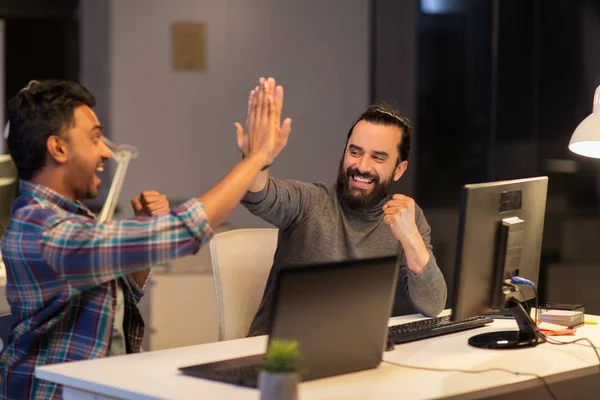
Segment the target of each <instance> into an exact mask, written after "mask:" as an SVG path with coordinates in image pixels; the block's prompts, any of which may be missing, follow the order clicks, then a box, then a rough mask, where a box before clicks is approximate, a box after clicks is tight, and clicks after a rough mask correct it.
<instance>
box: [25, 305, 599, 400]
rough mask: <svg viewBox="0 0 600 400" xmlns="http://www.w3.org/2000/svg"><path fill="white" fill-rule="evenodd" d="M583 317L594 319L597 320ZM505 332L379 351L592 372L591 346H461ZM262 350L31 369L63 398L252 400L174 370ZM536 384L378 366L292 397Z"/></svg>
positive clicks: (436, 363) (453, 364)
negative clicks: (57, 387)
mask: <svg viewBox="0 0 600 400" xmlns="http://www.w3.org/2000/svg"><path fill="white" fill-rule="evenodd" d="M586 318H587V319H590V320H596V321H600V317H595V316H590V315H588V316H586ZM415 319H418V318H416V317H415V316H405V317H397V318H393V319H391V320H390V325H395V324H397V323H399V322H407V321H411V320H415ZM506 328H509V329H512V328H516V323H515V322H514V321H511V320H496V321H495V322H494V323H493V324H491V325H490V326H488V327H486V328H479V329H476V330H469V331H465V332H460V333H455V334H451V335H444V336H440V337H437V338H434V339H428V340H421V341H417V342H412V343H407V344H403V345H398V346H396V349H395V350H394V351H392V352H386V353H384V360H388V361H393V362H397V363H402V364H407V365H415V366H427V367H435V368H458V369H486V368H492V367H502V368H507V369H509V370H512V371H519V372H533V373H537V374H539V375H542V376H544V377H546V378H547V380H548V382H549V383H554V382H560V381H564V380H569V379H574V378H577V377H582V376H586V375H590V374H593V373H596V372H598V365H597V363H598V360H597V358H596V355H595V354H594V351H593V349H591V348H589V347H586V346H582V345H576V344H575V345H568V346H556V345H550V344H543V345H540V346H538V347H535V348H530V349H522V350H503V351H500V350H498V351H495V350H482V349H476V348H472V347H470V346H469V345H468V344H467V339H468V338H469V337H471V336H473V335H475V334H477V333H481V332H484V331H493V330H503V329H506ZM577 337H588V338H589V339H590V340H592V341H593V342H594V343H595V344H596V345H600V325H586V326H584V327H582V328H579V329H578V332H577ZM573 339H574V338H573V337H562V338H561V339H560V340H563V341H570V340H573ZM265 345H266V336H261V337H255V338H248V339H240V340H232V341H229V342H217V343H210V344H204V345H199V346H190V347H183V348H178V349H171V350H162V351H154V352H146V353H140V354H134V355H127V356H121V357H112V358H104V359H97V360H91V361H79V362H72V363H65V364H57V365H51V366H45V367H39V368H37V369H36V375H37V377H38V378H40V379H45V380H49V381H52V382H56V383H60V384H63V385H64V398H65V399H110V398H125V399H197V398H206V399H213V398H214V399H258V398H259V393H258V391H257V390H253V389H247V388H241V387H236V386H232V385H228V384H223V383H218V382H213V381H208V380H203V379H199V378H194V377H187V376H184V375H182V374H180V373H179V372H178V370H177V368H178V367H180V366H185V365H193V364H198V363H201V362H210V361H217V360H221V359H226V358H231V357H239V356H246V355H252V354H257V353H260V352H262V351H264V348H265ZM540 385H542V383H541V381H540V380H538V379H535V378H533V377H530V376H515V375H512V374H507V373H503V372H487V373H482V374H476V375H474V374H466V373H459V372H430V371H422V370H417V369H410V368H403V367H397V366H393V365H390V364H387V363H382V364H380V366H379V367H378V368H376V369H373V370H367V371H361V372H356V373H351V374H346V375H341V376H336V377H331V378H325V379H319V380H315V381H309V382H305V383H302V384H300V387H299V395H300V398H301V399H377V400H380V399H400V398H402V399H423V398H478V397H488V396H493V395H498V394H501V393H508V392H511V391H517V390H523V389H526V388H532V387H538V386H540Z"/></svg>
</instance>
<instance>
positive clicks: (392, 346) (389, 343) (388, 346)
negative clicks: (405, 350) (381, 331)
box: [385, 339, 396, 351]
mask: <svg viewBox="0 0 600 400" xmlns="http://www.w3.org/2000/svg"><path fill="white" fill-rule="evenodd" d="M395 348H396V345H395V344H394V342H393V341H392V340H391V339H388V341H387V344H386V345H385V351H392V350H394V349H395Z"/></svg>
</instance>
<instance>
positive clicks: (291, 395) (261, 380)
mask: <svg viewBox="0 0 600 400" xmlns="http://www.w3.org/2000/svg"><path fill="white" fill-rule="evenodd" d="M299 362H300V349H299V348H298V342H297V341H295V340H279V339H274V340H272V341H271V342H270V343H269V348H268V349H267V352H266V353H265V355H264V357H263V360H262V363H261V367H260V374H259V377H258V388H259V389H260V398H261V400H297V399H298V382H300V370H299Z"/></svg>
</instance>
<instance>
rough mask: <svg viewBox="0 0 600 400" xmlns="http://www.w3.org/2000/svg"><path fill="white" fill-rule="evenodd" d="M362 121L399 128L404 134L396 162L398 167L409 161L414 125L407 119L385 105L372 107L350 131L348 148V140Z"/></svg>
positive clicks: (399, 144) (359, 118)
mask: <svg viewBox="0 0 600 400" xmlns="http://www.w3.org/2000/svg"><path fill="white" fill-rule="evenodd" d="M360 121H367V122H370V123H372V124H375V125H386V126H390V125H391V126H397V127H398V128H400V131H401V132H402V138H401V139H400V143H398V154H399V155H400V158H399V159H398V160H397V161H396V165H398V164H400V161H408V155H409V153H410V135H411V133H412V130H413V126H412V123H411V122H410V120H409V119H408V118H406V117H403V116H401V115H400V114H399V113H398V111H396V110H394V109H393V108H391V107H389V106H387V105H385V104H377V105H372V106H370V107H369V108H367V110H366V111H365V112H363V113H362V114H361V115H360V117H358V119H357V120H356V122H354V125H352V128H350V130H349V131H348V137H347V138H346V146H348V140H350V136H352V131H353V130H354V127H355V126H356V124H358V123H359V122H360Z"/></svg>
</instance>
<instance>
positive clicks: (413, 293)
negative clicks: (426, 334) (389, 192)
mask: <svg viewBox="0 0 600 400" xmlns="http://www.w3.org/2000/svg"><path fill="white" fill-rule="evenodd" d="M388 200H389V199H387V198H386V199H384V200H382V202H381V204H378V205H377V206H375V207H374V208H373V209H371V210H369V211H360V212H359V211H356V210H352V209H349V208H348V207H346V206H345V205H344V204H342V203H340V201H339V199H338V196H337V193H336V191H335V186H333V185H325V184H322V183H305V182H299V181H293V180H280V179H276V178H270V179H269V182H268V183H267V185H266V186H265V188H264V189H263V190H262V191H260V192H256V193H251V192H248V193H247V194H246V196H245V197H244V199H243V200H242V204H243V205H244V206H245V207H246V208H247V209H248V210H249V211H250V212H251V213H253V214H254V215H257V216H259V217H261V218H262V219H264V220H265V221H267V222H269V223H271V224H273V225H275V226H276V227H277V228H279V238H278V243H277V250H276V252H275V258H274V261H273V267H272V268H271V272H270V274H269V278H268V280H267V285H266V287H265V291H264V294H263V298H262V301H261V304H260V306H259V308H258V311H257V313H256V316H255V317H254V320H253V321H252V325H251V326H250V330H249V333H248V335H249V336H256V335H264V334H267V333H268V324H269V320H270V314H271V310H272V302H273V289H274V288H273V281H274V276H275V271H277V269H278V268H281V267H282V266H288V265H303V264H316V263H326V262H336V261H344V260H349V259H362V258H376V257H384V256H390V255H397V254H400V257H401V263H400V265H401V271H400V279H399V281H398V286H399V287H400V286H401V287H402V290H397V291H396V301H395V303H396V304H395V305H394V315H397V314H398V310H407V308H406V305H407V304H406V303H412V305H413V306H414V308H413V309H412V310H416V311H418V312H420V313H422V314H425V315H427V316H435V315H438V314H439V313H440V312H441V311H442V310H443V309H444V306H445V304H446V282H445V281H444V277H443V275H442V273H441V271H440V269H439V268H438V266H437V263H436V260H435V257H434V255H433V253H432V246H431V236H430V233H431V228H430V227H429V224H428V223H427V221H426V220H425V217H424V215H423V211H422V210H421V209H420V208H419V207H418V206H417V208H416V213H415V214H416V216H415V218H416V223H417V226H418V228H419V232H420V233H421V236H422V237H423V241H424V242H425V245H426V246H427V249H428V251H429V254H430V258H429V262H428V263H427V265H426V266H425V269H424V270H423V272H422V273H421V274H420V275H419V276H415V275H414V274H413V273H412V272H411V271H410V270H408V268H407V263H406V257H405V254H404V251H403V249H402V246H401V245H400V242H399V241H398V240H397V239H396V238H395V237H394V235H393V234H392V231H391V229H390V227H389V226H388V225H387V224H386V223H385V222H384V221H383V211H382V207H383V205H384V204H385V203H386V202H387V201H388ZM407 299H408V300H407ZM409 310H410V309H409Z"/></svg>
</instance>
